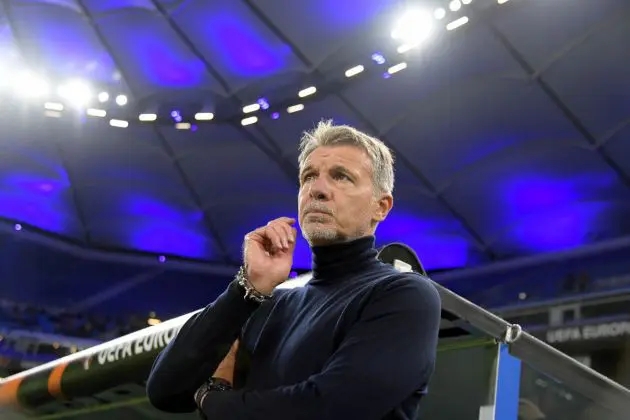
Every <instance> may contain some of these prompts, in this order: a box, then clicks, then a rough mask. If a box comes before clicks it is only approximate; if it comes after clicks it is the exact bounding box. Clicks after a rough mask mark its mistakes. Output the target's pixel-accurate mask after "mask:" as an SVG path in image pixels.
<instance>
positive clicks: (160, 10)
mask: <svg viewBox="0 0 630 420" xmlns="http://www.w3.org/2000/svg"><path fill="white" fill-rule="evenodd" d="M150 1H151V3H152V4H153V6H154V7H155V9H156V10H157V11H158V13H159V14H160V15H161V16H162V17H163V18H164V19H165V20H166V22H167V23H168V25H169V26H170V27H171V29H172V30H173V31H174V32H175V33H176V34H177V36H178V37H179V38H180V39H181V41H182V42H183V43H184V45H186V47H187V48H188V49H189V50H190V51H191V52H192V53H193V54H194V55H195V57H197V59H198V60H199V61H200V62H201V63H202V64H203V65H204V67H205V68H206V70H207V71H208V73H210V75H211V76H212V77H214V79H215V80H216V81H217V82H218V83H219V85H221V87H222V88H223V90H224V91H225V93H226V96H227V98H228V100H229V101H230V102H232V104H233V105H234V106H235V107H237V108H240V107H241V103H240V101H238V99H237V98H236V97H235V96H234V93H233V92H232V89H231V88H230V85H229V83H228V82H227V80H226V79H225V78H224V77H223V76H222V75H221V73H220V72H219V71H218V70H217V69H216V68H215V67H214V66H213V65H212V64H211V63H210V62H209V61H208V60H207V59H206V57H205V56H204V55H203V53H202V52H201V51H200V50H199V48H197V46H196V45H195V43H194V42H193V41H192V40H191V39H190V37H188V35H186V33H185V32H184V31H183V30H182V28H181V27H180V26H179V25H178V24H177V22H175V21H174V20H173V18H172V17H171V15H170V14H169V13H168V11H167V10H166V9H165V8H164V6H162V5H161V4H160V3H159V2H158V1H157V0H150ZM230 125H231V126H232V127H233V128H234V129H236V131H238V132H240V133H242V134H243V135H244V137H245V138H246V139H247V140H249V141H250V142H251V143H252V144H254V145H255V146H256V147H258V148H259V149H260V150H261V151H262V152H263V153H264V154H265V155H267V157H269V158H270V159H271V160H272V161H273V162H275V163H276V164H277V165H278V166H280V170H281V171H282V172H284V173H285V174H287V177H289V178H291V179H292V180H293V175H292V170H291V167H290V166H289V167H288V168H287V167H286V166H287V164H288V162H287V161H286V160H285V159H284V158H283V157H282V156H278V155H277V153H273V151H270V150H268V149H267V148H266V147H264V146H263V145H262V144H261V143H260V142H259V141H258V140H257V139H256V137H255V136H253V135H252V134H251V133H250V132H249V131H247V130H246V129H244V128H243V126H241V125H239V124H238V123H230ZM267 140H268V141H269V139H268V138H267ZM272 142H273V141H272ZM273 146H275V147H278V146H277V144H272V147H273Z"/></svg>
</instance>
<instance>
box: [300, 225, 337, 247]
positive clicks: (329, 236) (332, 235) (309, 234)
mask: <svg viewBox="0 0 630 420" xmlns="http://www.w3.org/2000/svg"><path fill="white" fill-rule="evenodd" d="M302 234H303V236H304V239H306V241H307V242H308V243H309V244H310V245H311V246H320V245H329V244H332V243H336V242H338V241H339V233H338V232H337V230H335V229H322V228H319V229H308V228H307V229H302Z"/></svg>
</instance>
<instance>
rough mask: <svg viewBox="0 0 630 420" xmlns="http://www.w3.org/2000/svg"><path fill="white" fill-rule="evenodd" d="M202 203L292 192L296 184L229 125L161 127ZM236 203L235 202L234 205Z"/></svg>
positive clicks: (238, 130) (236, 129) (214, 203)
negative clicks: (195, 128) (184, 127)
mask: <svg viewBox="0 0 630 420" xmlns="http://www.w3.org/2000/svg"><path fill="white" fill-rule="evenodd" d="M160 132H161V133H162V135H163V136H164V138H165V139H166V140H167V141H168V143H169V145H170V146H171V147H172V149H173V151H174V153H175V155H176V156H177V160H178V162H179V164H180V165H181V166H182V168H183V169H184V172H185V173H186V174H187V177H188V178H189V180H190V183H191V184H192V185H193V186H194V188H195V190H196V191H198V193H199V195H200V196H201V198H202V200H203V205H204V207H205V206H214V205H217V204H220V203H222V202H224V201H231V200H236V201H243V200H245V201H247V200H251V199H252V195H254V196H260V197H265V196H269V197H271V196H286V195H289V196H290V195H294V194H295V191H296V185H297V176H296V178H295V180H293V179H290V178H289V177H288V176H287V174H285V173H284V172H283V170H282V169H281V167H280V166H279V165H278V164H277V163H276V162H275V161H274V160H272V159H271V157H270V155H268V154H265V153H264V152H263V151H262V150H261V149H260V148H259V147H258V146H256V145H255V144H254V143H252V142H250V141H249V140H247V139H246V138H245V137H244V134H243V132H242V131H241V130H240V129H238V128H234V127H232V126H230V125H202V126H200V127H199V129H198V130H196V131H194V132H191V131H185V130H175V129H171V128H163V129H161V130H160ZM235 205H236V204H235Z"/></svg>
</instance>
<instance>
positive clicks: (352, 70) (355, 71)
mask: <svg viewBox="0 0 630 420" xmlns="http://www.w3.org/2000/svg"><path fill="white" fill-rule="evenodd" d="M363 70H365V67H363V66H362V65H360V64H359V65H358V66H354V67H352V68H350V69H348V70H346V73H345V74H346V77H352V76H356V75H357V74H359V73H361V72H362V71H363Z"/></svg>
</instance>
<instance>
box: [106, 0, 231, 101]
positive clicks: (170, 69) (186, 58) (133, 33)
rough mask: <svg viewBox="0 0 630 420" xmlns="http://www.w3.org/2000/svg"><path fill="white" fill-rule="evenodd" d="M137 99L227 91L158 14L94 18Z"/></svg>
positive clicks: (129, 11)
mask: <svg viewBox="0 0 630 420" xmlns="http://www.w3.org/2000/svg"><path fill="white" fill-rule="evenodd" d="M95 21H96V24H97V26H98V28H99V29H100V31H101V32H102V33H103V36H105V38H107V40H108V43H109V45H110V47H111V48H112V49H113V50H115V51H116V57H117V59H118V60H120V62H121V72H122V73H123V76H125V78H126V79H127V82H128V83H129V84H130V85H131V86H133V92H134V94H135V95H136V96H137V97H142V96H146V95H150V94H152V93H157V92H162V91H167V90H183V89H207V90H212V91H214V92H218V93H224V90H223V89H222V88H221V86H220V85H219V84H218V82H217V81H216V80H214V78H213V77H212V75H211V74H210V73H208V71H207V69H206V67H205V65H204V63H203V62H202V60H201V59H200V58H199V57H197V56H196V55H195V54H194V53H193V52H192V51H191V50H190V49H189V48H188V47H187V46H186V45H185V43H184V42H183V41H182V39H181V38H179V37H178V35H177V33H176V32H175V31H174V30H173V29H172V28H171V27H170V26H169V25H168V23H167V22H166V21H165V20H164V19H163V18H162V17H160V16H159V15H158V14H157V13H156V12H152V11H148V10H146V9H139V8H126V7H124V5H123V4H122V3H121V7H120V8H119V9H117V10H112V11H110V12H109V13H107V14H103V15H98V16H96V17H95Z"/></svg>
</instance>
